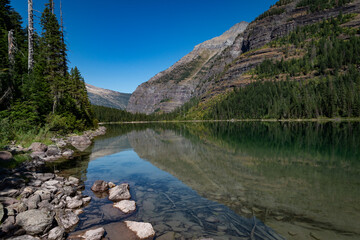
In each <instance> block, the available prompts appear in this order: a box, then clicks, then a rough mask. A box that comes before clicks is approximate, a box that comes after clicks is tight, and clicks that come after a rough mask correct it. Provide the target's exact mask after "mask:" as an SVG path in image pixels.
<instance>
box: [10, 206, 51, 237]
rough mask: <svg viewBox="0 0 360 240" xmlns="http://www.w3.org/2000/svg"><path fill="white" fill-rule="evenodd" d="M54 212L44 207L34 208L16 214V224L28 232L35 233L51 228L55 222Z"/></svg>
mask: <svg viewBox="0 0 360 240" xmlns="http://www.w3.org/2000/svg"><path fill="white" fill-rule="evenodd" d="M53 220H54V214H52V213H51V212H50V211H48V210H45V209H42V210H38V209H32V210H28V211H25V212H22V213H19V214H18V215H17V216H16V224H17V225H19V226H21V227H22V228H23V229H24V230H25V231H26V233H27V234H31V235H35V234H39V233H43V232H44V231H46V230H47V229H49V228H50V227H51V225H52V223H53Z"/></svg>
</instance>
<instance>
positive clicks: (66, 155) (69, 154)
mask: <svg viewBox="0 0 360 240" xmlns="http://www.w3.org/2000/svg"><path fill="white" fill-rule="evenodd" d="M61 155H62V156H63V157H64V158H67V159H69V158H72V157H73V156H74V151H73V150H70V149H68V150H66V151H64V152H63V153H62V154H61Z"/></svg>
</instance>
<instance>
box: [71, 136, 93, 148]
mask: <svg viewBox="0 0 360 240" xmlns="http://www.w3.org/2000/svg"><path fill="white" fill-rule="evenodd" d="M69 142H70V143H71V145H73V146H74V147H75V148H76V149H78V150H79V151H84V150H85V149H87V148H88V147H89V146H90V145H91V140H90V138H89V137H88V136H73V137H70V138H69Z"/></svg>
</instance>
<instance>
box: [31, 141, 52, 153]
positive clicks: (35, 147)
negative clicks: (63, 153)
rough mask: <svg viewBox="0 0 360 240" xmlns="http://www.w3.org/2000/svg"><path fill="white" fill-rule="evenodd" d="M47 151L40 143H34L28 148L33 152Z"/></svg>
mask: <svg viewBox="0 0 360 240" xmlns="http://www.w3.org/2000/svg"><path fill="white" fill-rule="evenodd" d="M47 149H48V147H47V146H46V145H45V144H43V143H40V142H34V143H32V144H31V146H30V147H29V150H30V151H33V152H46V150H47Z"/></svg>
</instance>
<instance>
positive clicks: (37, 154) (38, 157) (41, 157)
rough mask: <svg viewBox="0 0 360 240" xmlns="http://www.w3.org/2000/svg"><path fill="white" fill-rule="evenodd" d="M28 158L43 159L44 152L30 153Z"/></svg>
mask: <svg viewBox="0 0 360 240" xmlns="http://www.w3.org/2000/svg"><path fill="white" fill-rule="evenodd" d="M30 157H31V158H34V159H44V158H45V157H46V155H45V153H44V152H32V153H31V154H30Z"/></svg>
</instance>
